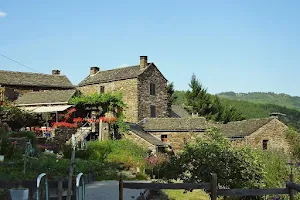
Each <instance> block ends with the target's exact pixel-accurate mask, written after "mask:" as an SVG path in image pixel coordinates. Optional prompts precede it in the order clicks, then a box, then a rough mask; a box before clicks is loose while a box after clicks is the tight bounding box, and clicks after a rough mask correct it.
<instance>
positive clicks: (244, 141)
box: [220, 117, 289, 152]
mask: <svg viewBox="0 0 300 200" xmlns="http://www.w3.org/2000/svg"><path fill="white" fill-rule="evenodd" d="M220 128H221V130H222V133H223V134H224V135H225V136H226V137H228V138H229V139H230V140H231V141H232V142H233V143H234V144H235V145H237V146H244V145H249V146H251V147H252V148H254V149H263V150H267V149H268V150H278V151H284V152H288V150H289V143H288V141H287V139H286V130H287V128H288V127H287V126H286V125H285V124H284V123H282V122H281V121H279V120H278V119H277V118H274V117H270V118H261V119H251V120H243V121H237V122H229V123H228V124H223V125H221V126H220Z"/></svg>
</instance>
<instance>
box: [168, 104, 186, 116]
mask: <svg viewBox="0 0 300 200" xmlns="http://www.w3.org/2000/svg"><path fill="white" fill-rule="evenodd" d="M171 117H173V118H184V117H190V114H189V113H188V112H187V111H186V110H185V109H184V107H183V106H178V105H172V107H171Z"/></svg>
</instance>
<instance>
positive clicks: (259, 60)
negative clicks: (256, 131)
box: [0, 0, 300, 96]
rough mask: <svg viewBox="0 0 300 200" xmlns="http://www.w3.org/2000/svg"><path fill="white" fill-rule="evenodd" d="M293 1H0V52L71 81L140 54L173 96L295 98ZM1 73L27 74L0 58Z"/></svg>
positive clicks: (297, 32)
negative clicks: (200, 92)
mask: <svg viewBox="0 0 300 200" xmlns="http://www.w3.org/2000/svg"><path fill="white" fill-rule="evenodd" d="M299 10H300V1H276V0H265V1H261V0H257V1H255V0H251V1H250V0H249V1H240V0H236V1H231V0H227V1H223V0H222V1H221V0H220V1H200V0H197V1H189V0H185V1H182V0H181V1H176V0H172V1H171V0H170V1H169V0H164V1H162V0H152V1H137V0H136V1H133V0H132V1H131V0H128V1H113V0H111V1H96V0H95V1H74V0H73V1H69V0H64V1H61V0H51V1H43V3H41V1H36V0H26V1H12V0H0V54H4V55H6V56H8V57H11V58H13V59H15V60H17V61H19V62H21V63H23V64H25V65H28V66H30V67H31V68H34V69H35V70H37V71H39V72H41V73H51V70H52V69H60V70H61V71H62V73H64V74H66V75H67V76H68V77H69V78H70V79H71V81H72V82H73V83H74V84H78V83H79V82H80V81H81V80H82V79H83V78H84V77H85V76H87V75H88V73H89V67H91V66H95V65H96V66H99V67H100V68H101V69H102V70H105V69H112V68H116V67H120V66H124V65H134V64H138V63H139V56H140V55H147V56H148V59H149V61H150V62H154V63H155V64H156V65H157V66H158V68H159V69H160V70H161V71H162V73H163V74H164V75H165V77H166V78H167V79H168V80H169V81H172V82H174V84H175V87H176V89H178V90H185V89H188V83H189V81H190V78H191V75H192V74H193V73H195V74H196V76H197V78H198V79H199V80H200V81H201V83H202V84H203V85H204V86H205V87H207V88H208V91H209V92H210V93H218V92H224V91H235V92H251V91H258V92H259V91H261V92H269V91H270V92H276V93H287V94H290V95H294V96H296V95H297V96H300V90H299V87H298V86H299V85H300V78H299V75H300V67H299V63H300V56H299V52H300V40H299V37H300V26H299V21H300V12H299ZM0 69H3V70H15V71H30V70H29V69H27V68H25V67H22V66H20V65H17V64H16V63H13V62H11V61H9V60H7V59H5V58H3V57H1V56H0Z"/></svg>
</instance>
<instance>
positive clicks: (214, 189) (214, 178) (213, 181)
mask: <svg viewBox="0 0 300 200" xmlns="http://www.w3.org/2000/svg"><path fill="white" fill-rule="evenodd" d="M211 176H212V179H211V188H210V199H211V200H216V199H217V192H218V178H217V174H212V175H211Z"/></svg>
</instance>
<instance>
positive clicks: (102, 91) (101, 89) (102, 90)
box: [100, 86, 104, 94]
mask: <svg viewBox="0 0 300 200" xmlns="http://www.w3.org/2000/svg"><path fill="white" fill-rule="evenodd" d="M100 93H101V94H102V93H104V86H100Z"/></svg>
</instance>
